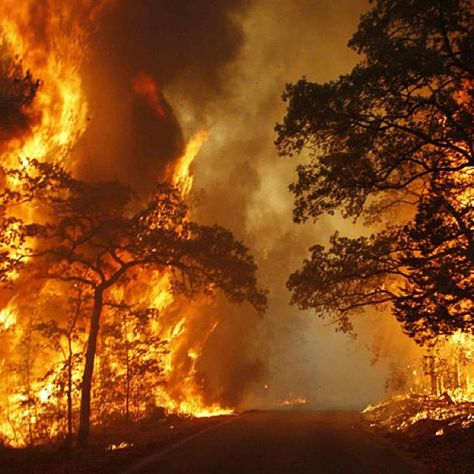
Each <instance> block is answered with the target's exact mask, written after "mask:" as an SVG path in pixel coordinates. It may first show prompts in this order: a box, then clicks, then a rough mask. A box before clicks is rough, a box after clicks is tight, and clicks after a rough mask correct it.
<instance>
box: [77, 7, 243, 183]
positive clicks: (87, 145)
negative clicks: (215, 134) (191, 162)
mask: <svg viewBox="0 0 474 474" xmlns="http://www.w3.org/2000/svg"><path fill="white" fill-rule="evenodd" d="M247 7H248V2H247V1H246V0H201V1H199V2H196V1H193V0H178V1H176V0H161V1H156V0H140V1H137V0H121V1H118V2H115V3H114V4H113V5H112V6H110V7H109V8H107V9H105V11H104V12H103V14H102V15H101V17H100V21H99V22H98V24H97V25H96V28H95V29H94V32H93V33H92V34H91V40H90V45H89V49H88V55H87V60H86V63H85V65H84V67H83V77H84V79H85V80H84V83H85V89H86V92H87V96H88V102H89V105H90V117H89V122H90V123H89V127H88V129H87V131H86V133H85V135H84V137H83V139H82V143H81V147H80V159H78V160H77V161H78V162H77V168H78V170H79V173H80V175H82V176H83V177H85V178H88V179H97V178H101V177H103V176H107V178H108V179H110V178H113V179H118V180H120V181H122V182H125V183H127V184H129V185H131V186H133V187H134V188H135V189H136V190H137V191H138V192H148V191H149V190H150V189H151V188H152V186H153V185H154V183H155V182H156V180H159V179H161V178H162V177H163V172H164V170H165V169H166V166H167V164H169V163H172V162H173V161H174V160H175V159H176V158H177V157H178V156H179V155H180V154H181V153H182V152H183V149H184V145H185V137H183V133H182V129H181V125H180V122H179V120H178V119H177V118H176V116H175V113H174V111H173V106H174V104H170V103H169V101H168V100H167V98H166V89H167V87H168V86H169V85H170V84H171V83H173V84H174V85H177V84H179V87H180V88H181V89H182V90H183V91H185V94H186V96H187V98H188V99H189V100H192V101H194V103H195V104H203V103H204V104H205V102H206V101H208V100H211V99H212V100H214V99H215V98H216V97H218V96H220V95H221V94H222V93H223V91H224V90H225V87H226V82H225V80H224V78H223V77H222V75H221V71H222V70H223V68H224V66H225V65H226V64H228V63H229V62H231V61H232V60H233V59H234V58H235V56H236V54H237V53H238V51H239V48H240V46H241V44H242V41H243V36H242V31H241V29H240V28H239V27H238V26H237V25H236V21H235V17H236V16H238V15H241V14H242V13H243V12H244V11H245V10H246V8H247ZM139 74H146V75H148V76H149V77H150V78H152V79H153V80H154V81H155V82H156V84H157V91H158V95H159V99H160V102H161V105H162V107H163V109H164V111H165V112H166V115H165V116H163V117H157V116H156V114H155V112H154V111H153V110H152V108H151V107H150V106H149V104H147V103H146V101H145V100H144V98H143V97H141V96H139V95H137V94H136V93H135V92H134V89H133V82H134V79H135V78H136V77H137V75H139Z"/></svg>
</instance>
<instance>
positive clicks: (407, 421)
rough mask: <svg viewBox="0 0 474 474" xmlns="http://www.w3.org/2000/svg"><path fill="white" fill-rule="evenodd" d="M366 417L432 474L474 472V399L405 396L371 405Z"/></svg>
mask: <svg viewBox="0 0 474 474" xmlns="http://www.w3.org/2000/svg"><path fill="white" fill-rule="evenodd" d="M363 418H364V419H365V420H366V421H367V422H368V423H369V424H370V426H371V428H372V429H373V430H374V431H375V432H376V433H377V434H379V435H381V436H383V437H385V438H386V439H388V440H389V441H391V442H393V443H394V444H395V445H396V446H398V447H399V448H400V449H402V450H403V451H405V452H406V453H408V454H409V455H410V456H412V457H414V458H416V459H418V460H420V461H421V462H422V463H423V464H425V465H426V466H427V467H428V468H429V469H430V472H431V473H432V474H473V473H474V403H472V402H461V403H456V402H454V401H453V400H451V399H450V398H449V397H448V396H444V397H441V398H433V397H427V396H419V395H412V396H403V397H395V398H394V399H392V400H389V401H386V402H383V403H380V404H378V405H376V406H370V407H368V408H367V409H366V410H364V412H363Z"/></svg>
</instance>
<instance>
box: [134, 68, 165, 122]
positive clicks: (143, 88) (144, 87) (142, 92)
mask: <svg viewBox="0 0 474 474" xmlns="http://www.w3.org/2000/svg"><path fill="white" fill-rule="evenodd" d="M133 90H134V91H135V93H136V94H137V95H138V96H140V97H142V98H143V99H145V102H146V103H147V104H148V106H149V107H150V108H151V109H152V110H153V112H155V115H156V116H157V117H158V118H164V117H166V112H165V109H164V107H163V104H162V101H161V98H160V93H159V90H158V85H157V84H156V82H155V81H154V80H153V78H152V77H151V76H150V75H149V74H146V73H143V72H142V73H140V74H137V75H136V76H135V78H134V79H133Z"/></svg>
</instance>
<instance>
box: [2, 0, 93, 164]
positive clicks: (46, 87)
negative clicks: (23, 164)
mask: <svg viewBox="0 0 474 474" xmlns="http://www.w3.org/2000/svg"><path fill="white" fill-rule="evenodd" d="M35 3H37V2H34V0H29V1H22V2H15V1H12V0H5V1H2V4H1V6H0V18H1V20H0V27H1V31H2V34H3V38H2V39H3V41H4V43H5V45H6V47H7V49H8V50H9V51H10V53H11V56H12V57H17V58H21V61H22V66H23V68H24V69H25V70H29V71H31V74H32V75H33V77H35V78H38V79H39V80H40V81H41V87H40V88H39V90H38V92H37V96H36V98H35V99H34V114H35V116H36V117H37V120H36V121H35V123H34V124H33V126H32V129H31V130H30V132H29V133H28V134H27V135H26V136H20V137H17V138H16V139H15V140H12V141H11V142H10V143H9V145H8V147H7V150H6V151H5V152H4V153H3V155H2V161H3V163H5V164H8V165H9V166H14V165H16V164H17V163H18V159H19V158H20V159H24V158H36V159H38V160H51V159H53V160H64V159H65V157H66V156H67V154H68V153H69V152H70V151H71V149H72V148H73V147H74V145H75V144H76V142H77V140H78V139H79V138H80V136H81V135H82V133H83V132H84V130H85V128H86V123H87V111H88V107H87V102H86V99H85V96H84V92H83V88H82V81H81V78H80V75H79V70H78V69H79V67H80V65H81V63H82V59H83V56H84V47H83V46H82V45H83V44H84V32H83V31H81V30H80V29H79V28H72V30H69V29H68V28H65V25H67V24H68V23H69V24H70V23H71V21H72V18H73V17H74V15H75V14H76V9H75V8H74V7H73V5H72V4H74V2H55V3H51V2H50V3H48V7H49V8H51V9H52V10H54V12H50V13H51V14H50V15H49V16H47V22H46V25H45V26H44V28H45V34H47V35H48V36H47V38H48V39H47V41H41V40H40V38H38V35H36V34H35V32H34V28H32V24H33V23H32V22H33V21H34V20H33V18H34V15H35V14H39V13H40V12H39V11H38V6H35ZM48 7H45V8H48ZM58 20H60V21H58Z"/></svg>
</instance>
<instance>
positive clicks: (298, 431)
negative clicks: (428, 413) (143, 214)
mask: <svg viewBox="0 0 474 474" xmlns="http://www.w3.org/2000/svg"><path fill="white" fill-rule="evenodd" d="M400 403H401V402H397V403H396V404H395V405H396V406H391V405H390V404H385V405H383V407H378V408H377V409H372V410H369V411H368V412H366V413H365V414H364V415H361V414H359V413H357V412H349V411H315V410H303V409H301V410H286V411H285V410H280V411H255V412H249V413H244V414H241V415H236V416H228V417H216V418H209V419H179V418H177V417H172V418H166V419H165V418H160V419H155V420H154V421H153V422H148V423H146V424H143V425H142V426H141V428H140V429H139V430H137V429H135V432H134V434H133V436H132V435H131V433H129V436H128V437H126V436H124V434H122V435H120V436H119V435H116V436H115V437H109V438H106V437H104V436H103V435H101V436H99V435H96V436H95V438H94V439H93V441H94V443H93V446H92V447H91V448H90V449H89V450H88V451H87V452H70V453H68V452H65V451H62V450H61V449H57V448H56V449H53V448H51V447H49V448H35V449H29V450H24V449H23V450H8V449H0V471H1V472H2V473H5V474H26V473H28V474H46V473H48V474H60V473H61V474H63V473H64V474H79V473H81V474H82V473H84V474H85V473H88V474H96V473H97V474H98V473H101V474H107V473H121V474H133V473H135V474H136V473H139V474H140V473H141V474H147V473H150V474H151V473H153V474H162V473H163V474H185V473H190V474H191V473H192V474H201V473H202V474H265V473H271V474H279V473H288V474H310V473H311V474H314V473H323V474H346V473H347V474H372V473H373V474H380V473H381V472H383V473H384V474H432V473H436V474H441V473H443V474H448V473H456V474H472V473H473V472H474V471H473V470H469V469H470V468H471V466H472V465H474V464H473V463H472V453H473V452H474V449H472V448H473V446H472V444H471V445H469V443H472V439H473V438H472V435H473V432H472V426H471V427H465V428H462V429H461V431H459V430H455V429H454V428H453V426H449V422H447V421H446V420H444V422H443V423H444V424H443V425H442V426H441V425H439V424H436V425H433V424H432V420H431V421H430V420H428V421H427V420H426V419H425V420H421V419H420V420H418V421H417V422H415V423H413V424H411V425H410V426H409V429H407V430H396V431H395V432H393V431H390V430H388V429H387V428H386V427H383V426H382V425H383V423H382V420H389V419H390V420H391V422H393V416H395V413H398V415H397V416H398V418H397V420H398V421H400V420H402V418H403V416H404V417H405V419H408V418H407V413H409V414H411V413H412V412H413V410H412V409H413V408H414V407H413V406H412V409H410V410H407V409H406V406H405V410H403V408H404V407H403V406H401V405H400ZM418 408H419V407H418ZM403 412H404V413H405V414H404V415H400V413H403ZM473 420H474V415H473ZM440 429H443V430H444V431H443V435H440V434H439V433H440V432H439V430H440ZM433 430H435V431H433ZM140 433H141V434H140ZM427 433H430V435H429V436H428V434H427ZM436 433H438V435H436ZM132 438H133V445H132ZM469 446H471V447H470V448H469ZM117 447H118V448H119V449H115V448H117ZM455 458H456V459H455Z"/></svg>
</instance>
